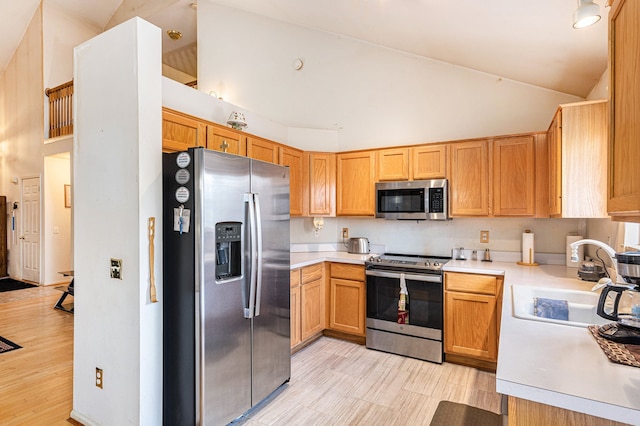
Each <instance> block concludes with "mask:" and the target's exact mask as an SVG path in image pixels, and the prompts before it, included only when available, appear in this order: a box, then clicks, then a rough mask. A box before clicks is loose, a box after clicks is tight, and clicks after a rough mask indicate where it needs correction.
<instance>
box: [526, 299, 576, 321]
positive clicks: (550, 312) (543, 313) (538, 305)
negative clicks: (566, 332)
mask: <svg viewBox="0 0 640 426" xmlns="http://www.w3.org/2000/svg"><path fill="white" fill-rule="evenodd" d="M533 314H534V315H535V316H537V317H540V318H549V319H555V320H562V321H569V303H567V301H566V300H556V299H545V298H544V297H534V298H533Z"/></svg>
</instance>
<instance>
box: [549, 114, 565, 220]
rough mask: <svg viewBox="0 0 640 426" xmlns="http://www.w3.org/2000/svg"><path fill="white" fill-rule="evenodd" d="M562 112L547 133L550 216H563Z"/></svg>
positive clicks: (557, 115)
mask: <svg viewBox="0 0 640 426" xmlns="http://www.w3.org/2000/svg"><path fill="white" fill-rule="evenodd" d="M561 114H562V110H560V109H559V110H558V112H557V113H556V115H555V116H554V117H553V121H552V122H551V125H550V126H549V130H548V131H547V144H548V146H549V216H551V217H554V216H560V215H561V214H562V143H561V140H562V129H561V127H560V119H561V118H560V117H561Z"/></svg>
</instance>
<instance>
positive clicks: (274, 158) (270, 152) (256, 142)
mask: <svg viewBox="0 0 640 426" xmlns="http://www.w3.org/2000/svg"><path fill="white" fill-rule="evenodd" d="M279 148H280V144H278V143H276V142H273V141H270V140H268V139H262V138H259V137H256V136H247V157H250V158H254V159H256V160H262V161H266V162H268V163H274V164H278V160H279V157H280V155H279V152H280V151H279Z"/></svg>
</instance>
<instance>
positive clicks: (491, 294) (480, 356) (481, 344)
mask: <svg viewBox="0 0 640 426" xmlns="http://www.w3.org/2000/svg"><path fill="white" fill-rule="evenodd" d="M503 281H504V277H502V276H496V275H481V274H463V273H457V272H445V274H444V285H445V300H444V303H445V305H444V352H445V359H446V360H447V361H450V362H459V363H463V364H468V365H473V366H477V367H481V368H485V369H489V370H495V367H496V363H497V361H498V341H499V333H500V313H501V312H500V311H501V307H502V286H503Z"/></svg>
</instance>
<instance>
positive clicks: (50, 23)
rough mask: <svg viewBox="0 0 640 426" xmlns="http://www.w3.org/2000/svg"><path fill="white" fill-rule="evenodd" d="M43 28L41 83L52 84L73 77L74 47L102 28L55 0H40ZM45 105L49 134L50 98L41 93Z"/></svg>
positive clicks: (54, 85)
mask: <svg viewBox="0 0 640 426" xmlns="http://www.w3.org/2000/svg"><path fill="white" fill-rule="evenodd" d="M42 3H43V5H42V31H43V36H42V39H43V55H42V69H43V76H42V77H43V87H44V88H45V89H46V88H53V87H56V86H59V85H61V84H62V83H66V82H67V81H71V80H72V79H73V48H74V47H75V46H77V45H79V44H80V43H83V42H85V41H87V40H89V39H90V38H91V37H95V36H96V35H98V34H100V33H101V32H102V29H101V28H98V27H95V26H92V25H90V24H88V23H87V22H86V21H84V20H81V19H78V18H76V17H74V16H72V15H70V14H69V13H68V12H66V11H64V10H61V9H60V8H59V7H58V6H56V4H55V3H52V2H50V1H43V2H42ZM42 98H43V105H44V134H45V137H47V138H48V137H49V134H48V133H49V103H48V102H49V100H48V98H47V96H46V95H45V94H44V92H43V93H42Z"/></svg>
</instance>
